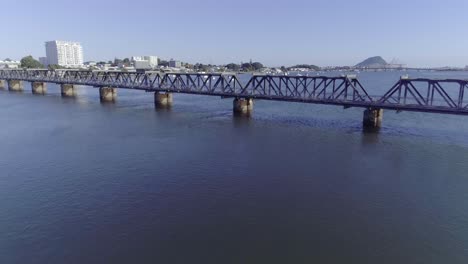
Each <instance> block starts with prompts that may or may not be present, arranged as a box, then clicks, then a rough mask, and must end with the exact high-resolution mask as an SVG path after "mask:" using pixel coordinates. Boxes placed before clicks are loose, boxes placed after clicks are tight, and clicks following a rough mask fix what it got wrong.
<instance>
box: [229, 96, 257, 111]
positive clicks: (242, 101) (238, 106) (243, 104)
mask: <svg viewBox="0 0 468 264" xmlns="http://www.w3.org/2000/svg"><path fill="white" fill-rule="evenodd" d="M232 111H233V112H234V114H237V115H250V114H251V113H252V111H253V99H252V98H236V99H234V101H233V104H232Z"/></svg>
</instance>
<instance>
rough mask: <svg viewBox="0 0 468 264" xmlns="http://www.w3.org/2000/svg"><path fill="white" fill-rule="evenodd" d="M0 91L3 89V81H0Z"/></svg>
mask: <svg viewBox="0 0 468 264" xmlns="http://www.w3.org/2000/svg"><path fill="white" fill-rule="evenodd" d="M0 89H5V81H4V80H0Z"/></svg>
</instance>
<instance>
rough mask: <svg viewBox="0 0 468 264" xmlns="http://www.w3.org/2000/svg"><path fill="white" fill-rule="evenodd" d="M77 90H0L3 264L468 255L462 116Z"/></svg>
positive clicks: (387, 76) (382, 83) (381, 82)
mask: <svg viewBox="0 0 468 264" xmlns="http://www.w3.org/2000/svg"><path fill="white" fill-rule="evenodd" d="M400 74H401V73H395V72H387V73H362V74H360V76H359V79H360V80H362V82H363V84H364V85H365V86H366V88H368V87H373V88H369V89H371V90H372V91H370V93H371V94H383V92H384V91H385V89H386V88H389V87H390V86H391V85H392V84H393V83H394V82H396V80H397V79H398V76H399V75H400ZM418 74H419V75H427V76H428V77H431V76H432V77H457V78H465V77H464V75H465V74H466V73H450V72H447V73H416V72H414V73H411V75H412V76H415V75H418ZM25 87H26V88H28V89H29V85H28V84H26V85H25ZM374 87H375V88H374ZM78 93H79V96H78V98H76V99H65V98H61V97H60V90H59V88H58V87H56V86H54V85H49V86H48V94H47V95H46V96H37V95H32V94H30V91H29V90H27V91H24V92H23V93H11V92H8V91H0V109H1V111H0V124H1V129H0V146H1V148H0V209H1V210H0V234H1V236H0V263H467V261H468V192H467V189H468V162H467V160H468V137H467V136H466V133H467V131H468V119H467V118H466V117H461V116H449V115H436V114H421V113H407V112H403V113H399V114H396V113H395V112H392V111H385V113H384V123H383V128H382V129H381V131H380V133H378V134H369V133H363V132H362V129H361V121H362V109H347V110H344V109H342V108H340V107H334V106H319V105H309V104H294V103H280V102H267V101H258V102H256V103H255V109H254V116H253V117H252V118H251V119H244V118H234V117H233V116H232V113H231V109H232V101H231V100H221V99H219V98H216V97H204V96H194V95H175V96H174V107H173V109H172V110H170V111H155V110H154V106H153V101H152V94H149V93H144V92H138V91H128V90H119V94H118V101H117V103H115V104H100V103H99V96H98V91H97V90H96V89H93V88H90V87H81V88H80V89H79V91H78Z"/></svg>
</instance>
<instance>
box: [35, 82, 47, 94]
mask: <svg viewBox="0 0 468 264" xmlns="http://www.w3.org/2000/svg"><path fill="white" fill-rule="evenodd" d="M31 90H32V93H33V94H45V93H46V91H47V87H46V84H45V83H44V82H32V83H31Z"/></svg>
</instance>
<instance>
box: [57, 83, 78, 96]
mask: <svg viewBox="0 0 468 264" xmlns="http://www.w3.org/2000/svg"><path fill="white" fill-rule="evenodd" d="M60 91H61V93H62V97H73V96H75V86H74V85H73V84H65V83H63V84H61V85H60Z"/></svg>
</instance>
